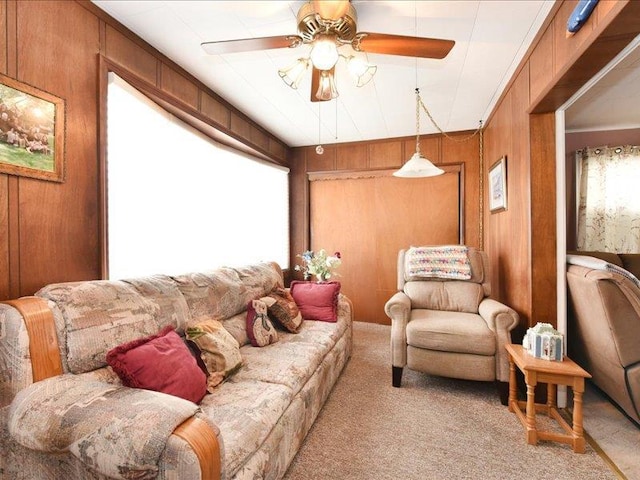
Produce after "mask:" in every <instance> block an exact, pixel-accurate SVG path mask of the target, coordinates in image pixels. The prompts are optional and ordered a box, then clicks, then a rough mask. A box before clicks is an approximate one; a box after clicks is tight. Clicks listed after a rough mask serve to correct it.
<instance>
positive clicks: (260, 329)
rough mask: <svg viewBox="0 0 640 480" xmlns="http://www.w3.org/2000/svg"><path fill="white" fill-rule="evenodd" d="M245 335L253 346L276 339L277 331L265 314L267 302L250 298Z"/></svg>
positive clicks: (259, 345)
mask: <svg viewBox="0 0 640 480" xmlns="http://www.w3.org/2000/svg"><path fill="white" fill-rule="evenodd" d="M247 335H249V340H250V341H251V345H252V346H254V347H265V346H267V345H270V344H272V343H276V342H277V341H278V332H277V331H276V329H275V327H274V326H273V323H271V320H269V316H268V315H267V304H266V303H265V302H264V301H262V300H251V301H250V302H249V304H248V305H247Z"/></svg>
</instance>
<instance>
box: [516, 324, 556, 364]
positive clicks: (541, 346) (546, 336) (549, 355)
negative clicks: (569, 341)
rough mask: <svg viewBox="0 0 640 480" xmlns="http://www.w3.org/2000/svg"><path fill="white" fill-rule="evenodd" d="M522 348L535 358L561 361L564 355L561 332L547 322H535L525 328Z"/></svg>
mask: <svg viewBox="0 0 640 480" xmlns="http://www.w3.org/2000/svg"><path fill="white" fill-rule="evenodd" d="M522 346H523V348H524V349H525V350H526V351H527V353H529V355H532V356H534V357H536V358H542V359H544V360H554V361H557V362H561V361H562V358H563V357H564V341H563V337H562V334H561V333H560V332H558V331H557V330H555V329H554V328H553V327H552V326H551V324H549V323H537V324H536V326H535V327H532V328H530V329H528V330H527V333H526V335H525V336H524V338H523V340H522Z"/></svg>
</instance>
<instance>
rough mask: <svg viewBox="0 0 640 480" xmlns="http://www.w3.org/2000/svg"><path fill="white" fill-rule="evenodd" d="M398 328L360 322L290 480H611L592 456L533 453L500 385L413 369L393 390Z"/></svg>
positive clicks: (548, 449) (548, 445) (551, 450)
mask: <svg viewBox="0 0 640 480" xmlns="http://www.w3.org/2000/svg"><path fill="white" fill-rule="evenodd" d="M389 334H390V327H388V326H383V325H374V324H367V323H360V322H356V323H355V325H354V351H353V354H352V357H351V360H350V361H349V363H348V364H347V366H346V368H345V370H344V372H343V374H342V376H341V377H340V379H339V380H338V382H337V384H336V386H335V387H334V389H333V392H332V393H331V395H330V397H329V399H328V400H327V403H326V404H325V406H324V408H323V409H322V411H321V412H320V414H319V416H318V419H317V420H316V422H315V424H314V426H313V427H312V429H311V431H310V432H309V434H308V436H307V438H306V440H305V442H304V444H303V446H302V448H301V449H300V451H299V452H298V455H297V456H296V458H295V459H294V461H293V462H292V464H291V466H290V468H289V470H288V471H287V474H286V476H285V478H286V479H288V480H307V479H314V480H316V479H322V480H330V479H331V480H338V479H349V480H370V479H376V480H386V479H389V480H414V479H415V480H427V479H488V480H491V479H500V480H508V479H514V480H516V479H517V480H550V479H564V480H572V479H575V480H591V479H593V480H605V479H617V478H620V477H619V476H618V475H617V474H616V473H615V472H614V471H613V470H612V469H611V468H610V467H609V466H608V465H607V463H605V461H603V459H602V458H601V457H600V456H599V455H598V454H597V453H596V452H595V451H594V450H593V449H592V448H591V447H590V446H588V447H587V452H586V453H585V454H582V455H581V454H576V453H573V452H572V450H571V448H570V447H569V446H567V445H563V444H558V443H555V442H540V443H539V444H538V445H537V446H532V445H527V444H526V442H525V434H524V429H523V427H522V425H521V424H520V422H519V420H518V419H517V417H516V416H515V415H514V414H513V413H510V412H509V411H508V409H507V407H505V406H503V405H502V404H501V403H500V401H499V398H498V393H497V390H496V388H495V386H494V385H493V384H491V383H480V382H470V381H463V380H453V379H446V378H439V377H433V376H428V375H425V374H421V373H417V372H412V371H409V370H407V369H405V373H404V377H403V382H402V387H401V388H393V387H392V386H391V365H390V361H389V358H390V355H389V338H390V337H389Z"/></svg>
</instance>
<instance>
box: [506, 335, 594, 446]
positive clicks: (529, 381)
mask: <svg viewBox="0 0 640 480" xmlns="http://www.w3.org/2000/svg"><path fill="white" fill-rule="evenodd" d="M506 348H507V352H508V353H509V411H510V412H514V413H515V414H516V415H517V417H518V418H519V419H520V422H521V423H522V425H523V426H524V427H525V428H526V430H527V433H526V435H527V443H528V444H530V445H536V444H537V443H538V440H552V441H554V442H562V443H566V444H568V445H571V446H572V447H573V451H574V452H576V453H584V450H585V445H584V431H583V429H582V394H583V393H584V379H585V378H591V375H590V374H589V373H588V372H586V371H585V370H583V369H582V368H581V367H580V366H579V365H577V364H576V363H575V362H574V361H573V360H570V359H569V358H568V357H564V360H563V361H562V362H555V361H551V360H543V359H540V358H535V357H533V356H531V355H529V354H528V353H527V352H526V351H525V350H524V349H523V348H522V345H516V344H507V345H506ZM516 366H517V367H518V368H519V369H520V371H521V372H522V373H523V374H524V381H525V383H526V385H527V401H526V402H522V401H518V398H517V396H516ZM538 382H540V383H546V384H547V403H546V404H543V403H535V389H536V385H537V384H538ZM556 385H567V386H569V387H572V388H573V428H572V427H571V426H569V424H568V423H567V422H566V421H565V419H564V418H562V417H561V416H560V413H558V408H557V405H556ZM523 408H524V409H525V412H526V416H525V413H523V410H522V409H523ZM538 412H543V413H546V414H547V415H548V416H549V417H551V418H553V419H554V420H555V421H556V422H558V424H559V425H560V426H561V427H562V429H563V430H564V431H565V432H566V434H561V433H556V432H550V431H544V430H538V429H537V428H536V413H538Z"/></svg>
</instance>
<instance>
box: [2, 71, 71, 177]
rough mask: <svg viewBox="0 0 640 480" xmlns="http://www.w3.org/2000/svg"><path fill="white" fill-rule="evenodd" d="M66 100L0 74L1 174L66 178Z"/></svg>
mask: <svg viewBox="0 0 640 480" xmlns="http://www.w3.org/2000/svg"><path fill="white" fill-rule="evenodd" d="M64 126H65V104H64V100H63V99H61V98H59V97H56V96H54V95H51V94H50V93H47V92H44V91H42V90H40V89H38V88H35V87H33V86H31V85H28V84H26V83H23V82H20V81H18V80H16V79H14V78H11V77H7V76H6V75H2V74H0V173H7V174H9V175H19V176H23V177H31V178H37V179H40V180H49V181H53V182H63V181H64Z"/></svg>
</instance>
